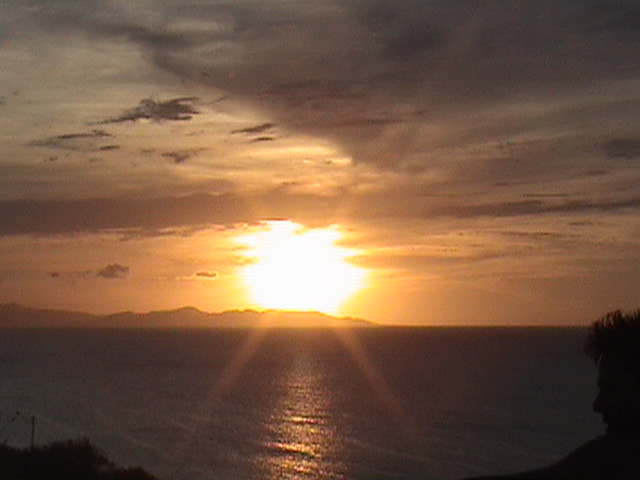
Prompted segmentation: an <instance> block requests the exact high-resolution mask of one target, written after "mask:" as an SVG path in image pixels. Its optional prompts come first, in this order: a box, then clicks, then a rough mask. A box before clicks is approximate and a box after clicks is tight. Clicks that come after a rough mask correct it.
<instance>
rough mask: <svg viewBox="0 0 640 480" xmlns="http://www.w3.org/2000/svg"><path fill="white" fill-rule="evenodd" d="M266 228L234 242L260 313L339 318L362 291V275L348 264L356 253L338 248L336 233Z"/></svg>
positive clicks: (287, 225)
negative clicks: (243, 258) (271, 311)
mask: <svg viewBox="0 0 640 480" xmlns="http://www.w3.org/2000/svg"><path fill="white" fill-rule="evenodd" d="M264 225H265V229H263V230H261V231H259V232H257V233H254V234H251V235H246V236H243V237H240V238H239V239H238V241H239V243H240V244H242V245H244V246H245V247H247V249H246V251H244V255H245V256H246V258H247V259H249V260H250V262H251V263H249V264H248V265H247V266H245V267H243V268H242V278H243V280H244V282H245V283H246V285H247V288H248V289H249V293H250V296H251V298H252V300H253V301H254V302H255V303H256V305H257V306H259V307H260V308H266V309H278V310H302V311H318V312H323V313H329V314H337V313H339V308H340V305H341V304H342V302H344V301H345V300H346V299H347V298H348V297H349V296H350V295H351V294H353V293H355V292H356V291H358V290H359V289H360V288H362V287H363V282H364V277H365V272H364V270H363V269H361V268H358V267H355V266H353V265H351V264H349V263H348V261H347V259H348V257H350V256H353V255H354V254H355V252H353V251H350V250H348V249H346V248H344V247H340V246H339V245H337V244H336V242H338V241H339V240H340V237H341V234H340V232H339V231H338V230H336V229H335V228H333V229H332V228H324V229H313V230H308V229H305V228H304V227H303V226H302V225H299V224H296V223H293V222H291V221H271V222H265V224H264Z"/></svg>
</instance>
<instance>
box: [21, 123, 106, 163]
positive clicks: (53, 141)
mask: <svg viewBox="0 0 640 480" xmlns="http://www.w3.org/2000/svg"><path fill="white" fill-rule="evenodd" d="M111 137H112V135H111V134H110V133H108V132H106V131H104V130H100V129H94V130H92V131H91V132H83V133H68V134H64V135H57V136H55V137H49V138H45V139H43V140H34V141H32V142H30V143H29V146H32V147H46V148H58V149H62V150H72V151H79V152H98V151H103V150H111V149H113V148H114V147H116V148H117V146H115V145H101V142H104V141H106V140H107V139H109V138H111ZM51 158H53V157H51ZM51 158H50V159H49V160H50V161H52V160H51ZM56 159H57V158H56Z"/></svg>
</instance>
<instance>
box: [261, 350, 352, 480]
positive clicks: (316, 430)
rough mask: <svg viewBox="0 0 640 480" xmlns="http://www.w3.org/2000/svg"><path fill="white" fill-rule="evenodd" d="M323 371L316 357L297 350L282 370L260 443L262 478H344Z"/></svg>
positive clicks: (338, 439) (338, 440) (291, 479)
mask: <svg viewBox="0 0 640 480" xmlns="http://www.w3.org/2000/svg"><path fill="white" fill-rule="evenodd" d="M324 375H325V374H324V373H323V372H322V368H321V365H320V364H319V362H316V361H314V359H313V357H312V356H311V355H310V354H308V352H302V351H301V352H298V354H297V355H296V356H295V358H294V359H293V361H292V364H291V366H290V368H289V370H288V371H287V372H286V374H285V375H283V377H282V379H281V384H280V385H279V386H278V387H279V389H281V391H282V395H281V396H280V398H279V399H278V401H277V403H276V404H274V408H273V410H272V413H271V416H270V418H269V419H268V430H269V432H268V438H267V439H266V440H265V442H264V445H263V446H264V449H265V457H264V459H263V462H262V466H263V468H264V470H265V478H280V479H290V480H293V479H302V478H307V479H308V478H336V479H339V478H346V477H345V475H344V468H343V465H342V462H341V460H340V456H339V452H340V450H341V448H340V437H339V435H338V434H337V427H336V425H335V423H334V421H333V418H332V415H331V413H330V412H331V410H330V404H331V392H330V390H329V389H327V388H326V385H325V382H324Z"/></svg>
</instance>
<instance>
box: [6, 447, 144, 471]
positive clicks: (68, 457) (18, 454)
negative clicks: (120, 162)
mask: <svg viewBox="0 0 640 480" xmlns="http://www.w3.org/2000/svg"><path fill="white" fill-rule="evenodd" d="M23 479H24V480H62V479H64V480H156V478H155V477H154V476H152V475H151V474H149V473H148V472H146V471H145V470H143V469H142V468H139V467H136V468H122V467H119V466H117V465H115V464H114V463H113V462H112V461H111V460H109V459H108V458H106V457H105V456H104V455H103V454H102V453H100V452H99V451H98V449H97V448H96V447H94V446H93V445H91V444H90V443H89V440H87V439H81V440H70V441H66V442H55V443H51V444H48V445H44V446H40V447H35V448H34V449H30V448H24V449H22V448H14V447H9V446H7V445H0V480H23Z"/></svg>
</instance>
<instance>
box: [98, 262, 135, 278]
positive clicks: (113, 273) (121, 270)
mask: <svg viewBox="0 0 640 480" xmlns="http://www.w3.org/2000/svg"><path fill="white" fill-rule="evenodd" d="M127 275H129V267H125V266H124V265H120V264H119V263H111V264H109V265H107V266H106V267H104V268H103V269H101V270H98V272H97V273H96V277H102V278H106V279H116V278H118V279H121V278H125V277H126V276H127Z"/></svg>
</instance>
